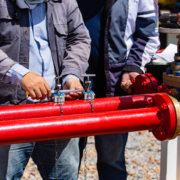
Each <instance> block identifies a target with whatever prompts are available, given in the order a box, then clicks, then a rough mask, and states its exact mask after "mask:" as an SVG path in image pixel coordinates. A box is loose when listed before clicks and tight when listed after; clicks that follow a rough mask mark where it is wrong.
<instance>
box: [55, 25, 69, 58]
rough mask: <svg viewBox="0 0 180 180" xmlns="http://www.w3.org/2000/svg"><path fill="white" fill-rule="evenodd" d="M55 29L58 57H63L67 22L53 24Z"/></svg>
mask: <svg viewBox="0 0 180 180" xmlns="http://www.w3.org/2000/svg"><path fill="white" fill-rule="evenodd" d="M54 27H55V31H56V46H57V50H58V55H59V57H60V59H63V58H64V54H65V50H66V42H67V37H68V26H67V24H54Z"/></svg>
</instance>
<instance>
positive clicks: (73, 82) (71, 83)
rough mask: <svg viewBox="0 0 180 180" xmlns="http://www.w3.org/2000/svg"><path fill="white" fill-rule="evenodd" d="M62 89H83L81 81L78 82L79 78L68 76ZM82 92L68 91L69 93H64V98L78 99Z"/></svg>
mask: <svg viewBox="0 0 180 180" xmlns="http://www.w3.org/2000/svg"><path fill="white" fill-rule="evenodd" d="M63 89H64V90H78V89H83V87H82V85H81V83H80V82H79V80H77V79H75V78H69V79H67V81H66V83H65V85H64V87H63ZM82 94H83V93H82V92H70V93H69V94H66V95H65V98H66V99H69V100H74V99H78V98H80V97H81V96H82Z"/></svg>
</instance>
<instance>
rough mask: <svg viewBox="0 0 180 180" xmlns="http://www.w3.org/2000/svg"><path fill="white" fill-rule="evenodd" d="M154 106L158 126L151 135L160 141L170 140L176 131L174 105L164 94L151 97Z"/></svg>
mask: <svg viewBox="0 0 180 180" xmlns="http://www.w3.org/2000/svg"><path fill="white" fill-rule="evenodd" d="M153 103H154V106H156V107H157V108H158V109H159V111H158V114H157V115H158V116H159V120H160V121H161V123H160V126H159V127H158V128H157V129H155V130H153V131H152V132H153V135H154V136H155V137H156V139H158V140H160V141H165V140H170V139H171V138H172V137H173V135H174V133H175V131H176V124H177V120H176V111H175V107H174V104H173V103H172V101H171V99H170V98H169V96H167V95H166V94H163V93H162V94H158V95H155V96H154V97H153Z"/></svg>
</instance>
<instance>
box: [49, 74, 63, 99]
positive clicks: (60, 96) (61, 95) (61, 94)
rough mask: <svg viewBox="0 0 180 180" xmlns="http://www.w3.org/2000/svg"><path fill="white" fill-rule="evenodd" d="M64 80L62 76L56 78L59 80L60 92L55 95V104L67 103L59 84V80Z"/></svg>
mask: <svg viewBox="0 0 180 180" xmlns="http://www.w3.org/2000/svg"><path fill="white" fill-rule="evenodd" d="M60 78H62V76H59V77H56V78H55V79H56V80H58V83H57V87H58V90H57V92H55V93H54V94H53V97H52V99H53V101H54V103H64V102H65V94H64V93H63V92H62V90H61V87H62V86H61V84H60V82H59V79H60Z"/></svg>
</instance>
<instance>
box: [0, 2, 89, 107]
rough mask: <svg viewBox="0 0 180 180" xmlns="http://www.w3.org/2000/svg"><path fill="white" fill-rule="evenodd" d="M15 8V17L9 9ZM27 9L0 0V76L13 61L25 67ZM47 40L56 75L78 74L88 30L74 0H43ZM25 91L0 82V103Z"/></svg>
mask: <svg viewBox="0 0 180 180" xmlns="http://www.w3.org/2000/svg"><path fill="white" fill-rule="evenodd" d="M15 9H17V17H18V19H19V20H15V19H14V18H13V13H14V12H15ZM28 14H29V13H28V10H27V9H19V8H17V7H15V6H14V5H13V3H12V0H0V80H1V82H2V80H3V78H4V75H5V74H6V72H7V71H8V70H9V69H10V68H11V67H12V66H13V65H14V64H16V63H19V64H21V65H23V66H24V67H26V68H28V67H29V41H30V35H29V17H28ZM47 25H48V27H47V28H48V36H49V44H50V49H51V53H52V57H53V62H54V66H55V71H56V75H62V76H64V75H67V74H74V75H76V76H78V77H79V78H80V79H81V80H83V79H82V77H81V74H82V73H84V72H85V71H86V69H87V67H88V58H89V53H90V38H89V33H88V31H87V29H86V27H85V25H84V23H83V20H82V17H81V14H80V11H79V8H78V5H77V3H76V0H61V1H59V2H57V1H56V2H53V1H52V0H50V1H48V2H47ZM24 97H25V92H24V91H23V90H22V89H21V88H20V87H18V86H17V85H13V84H4V83H1V84H0V104H1V105H8V104H15V103H17V102H18V101H19V100H21V99H23V98H24Z"/></svg>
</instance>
